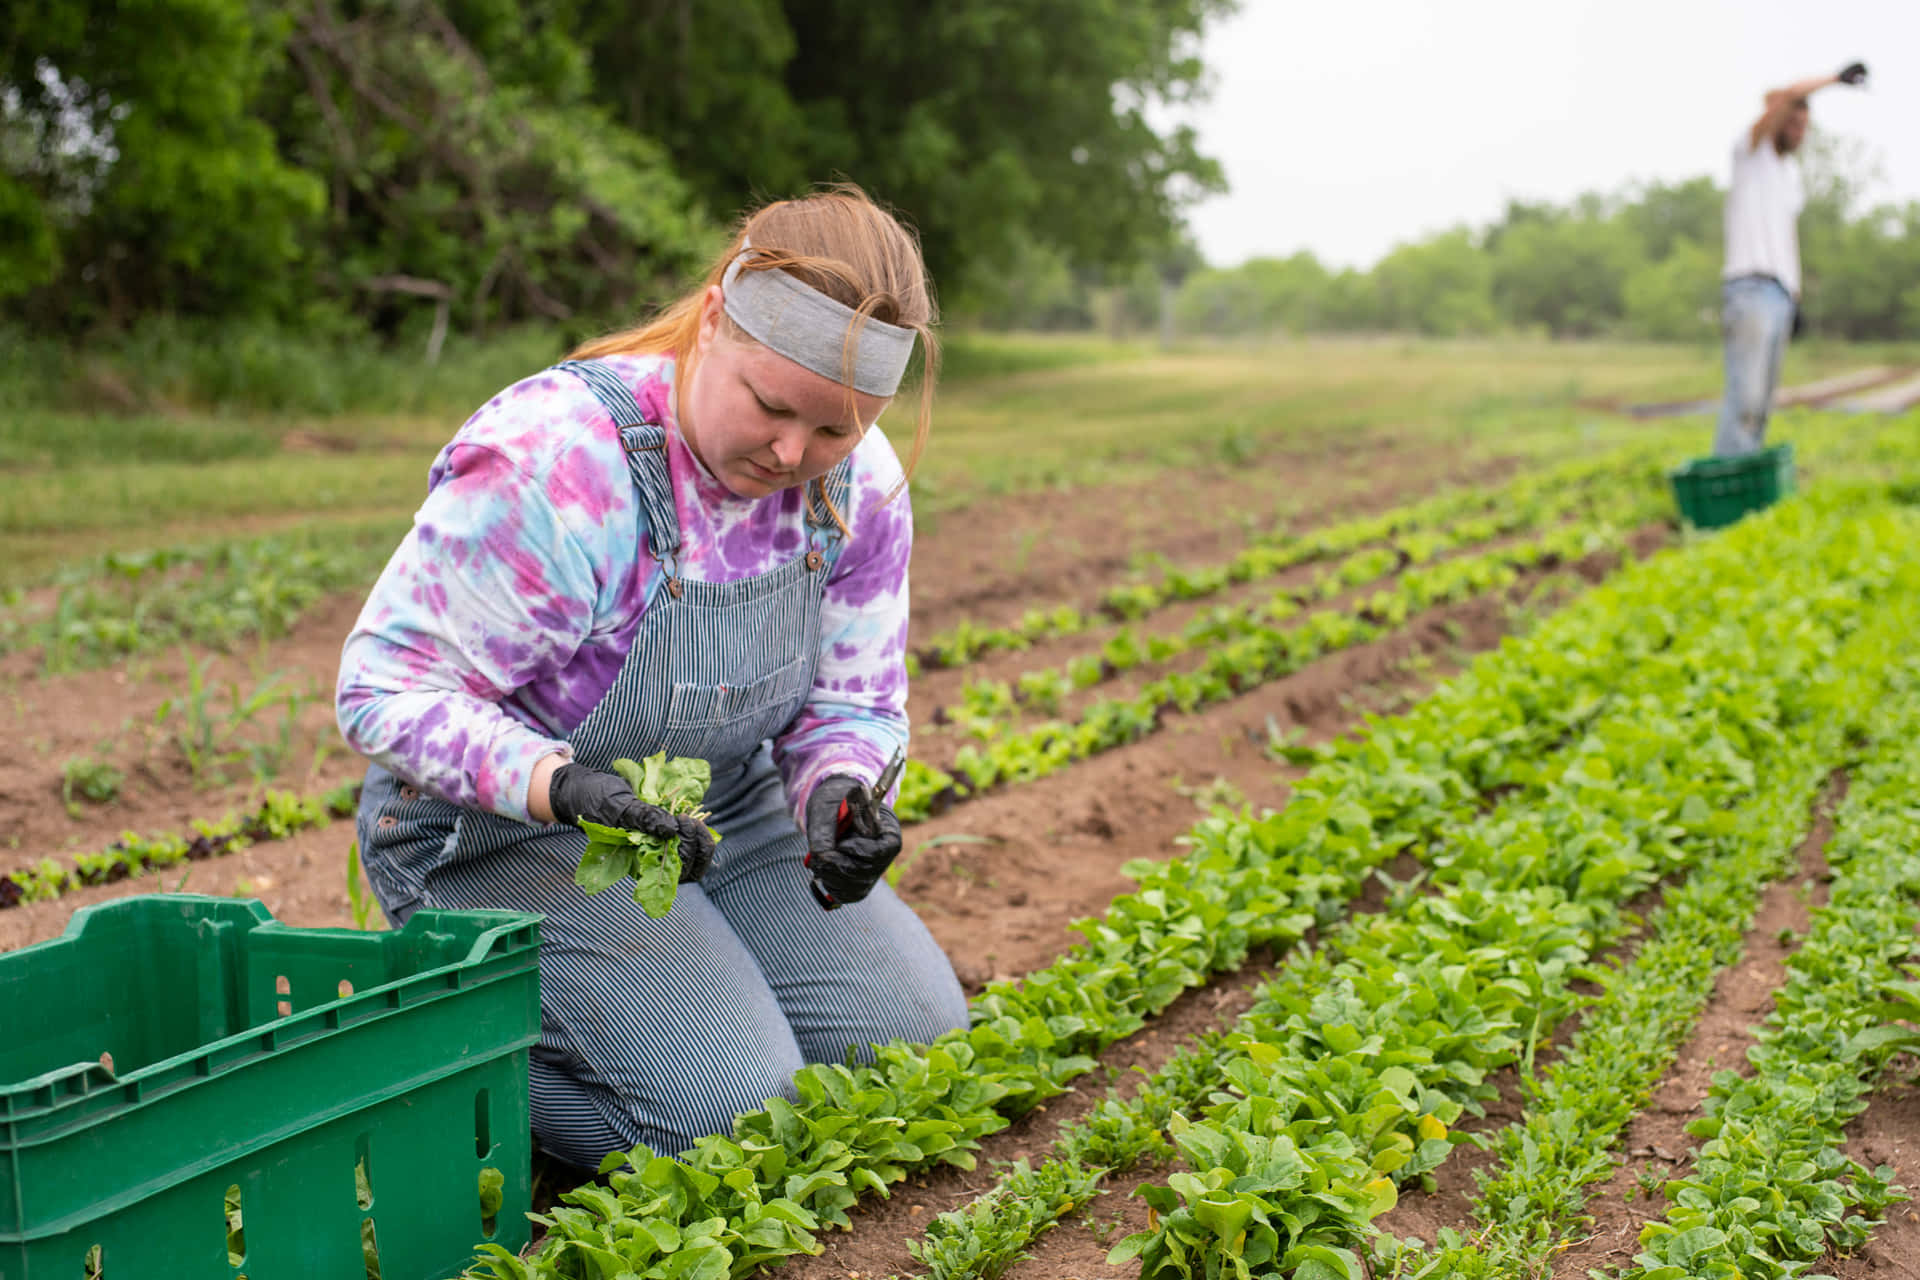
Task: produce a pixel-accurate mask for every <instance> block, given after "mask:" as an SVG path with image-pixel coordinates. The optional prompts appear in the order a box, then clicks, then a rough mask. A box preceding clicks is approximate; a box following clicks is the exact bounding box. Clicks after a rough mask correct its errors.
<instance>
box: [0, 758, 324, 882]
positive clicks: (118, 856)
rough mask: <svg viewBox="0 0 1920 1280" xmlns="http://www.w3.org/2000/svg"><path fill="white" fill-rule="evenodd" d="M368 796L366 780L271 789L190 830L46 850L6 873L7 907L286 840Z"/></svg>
mask: <svg viewBox="0 0 1920 1280" xmlns="http://www.w3.org/2000/svg"><path fill="white" fill-rule="evenodd" d="M359 803H360V784H359V783H357V782H348V783H342V784H341V785H340V786H337V787H334V788H332V789H331V790H329V791H324V792H321V793H319V794H317V795H310V796H301V795H297V794H295V793H294V792H291V791H280V790H269V791H268V792H267V793H266V794H265V795H263V796H262V797H261V799H260V803H259V804H257V805H255V806H254V807H253V808H252V809H250V810H248V811H246V812H244V813H228V814H226V815H224V816H223V817H220V818H216V819H211V820H207V819H196V820H195V821H194V822H193V824H192V826H191V828H190V829H189V830H187V831H184V832H180V831H171V832H161V833H158V834H155V835H148V836H143V835H140V834H138V833H136V832H132V831H126V832H122V833H121V836H120V838H119V839H118V840H116V841H114V842H113V843H112V844H110V845H108V846H107V847H106V848H105V849H102V850H100V851H99V852H97V853H77V854H74V855H73V856H72V857H71V858H70V859H67V860H64V861H62V860H60V859H55V858H42V859H40V861H38V862H37V863H35V864H33V865H32V866H29V867H23V868H21V869H19V870H17V871H12V872H9V873H6V874H4V875H0V909H3V908H6V907H17V906H20V905H22V904H25V903H30V902H47V901H50V900H52V899H54V898H57V897H59V896H60V895H61V894H64V893H71V892H73V891H74V890H75V889H83V888H86V887H87V886H89V885H96V884H113V883H115V882H116V881H120V880H126V879H129V878H131V877H136V876H143V875H147V874H150V873H153V872H158V871H163V870H165V869H167V868H168V867H174V866H178V865H180V864H181V863H184V862H199V861H203V860H205V859H207V858H216V857H219V856H221V855H223V854H228V853H232V852H234V851H235V850H237V849H244V848H246V847H247V846H248V845H250V844H256V843H258V842H260V841H263V840H284V839H286V838H287V837H288V836H290V835H293V834H295V833H296V832H300V831H306V830H309V829H311V828H314V827H323V826H326V825H327V824H328V823H329V822H331V821H333V820H334V819H335V818H348V817H352V816H353V813H354V810H355V809H356V808H357V807H358V805H359Z"/></svg>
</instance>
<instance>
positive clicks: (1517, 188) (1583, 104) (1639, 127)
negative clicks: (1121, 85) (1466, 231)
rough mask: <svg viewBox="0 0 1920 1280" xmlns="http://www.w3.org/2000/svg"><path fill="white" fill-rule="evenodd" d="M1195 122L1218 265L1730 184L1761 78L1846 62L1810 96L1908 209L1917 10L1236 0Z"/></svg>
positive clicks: (1858, 1) (1202, 214)
mask: <svg viewBox="0 0 1920 1280" xmlns="http://www.w3.org/2000/svg"><path fill="white" fill-rule="evenodd" d="M1241 6H1242V7H1241V11H1240V13H1239V14H1238V15H1237V16H1235V17H1233V18H1231V19H1229V20H1228V21H1226V22H1224V23H1221V24H1220V25H1219V26H1218V27H1216V28H1215V29H1213V30H1212V31H1211V32H1210V33H1209V34H1208V37H1207V40H1206V45H1205V57H1206V61H1207V64H1208V66H1209V67H1210V68H1211V69H1212V72H1213V76H1214V92H1213V96H1212V98H1211V100H1210V101H1209V102H1208V103H1206V104H1204V105H1203V106H1201V107H1199V108H1198V109H1197V110H1196V112H1194V113H1193V115H1192V116H1191V117H1190V118H1191V119H1192V120H1193V122H1194V123H1195V125H1196V126H1197V127H1198V128H1199V130H1200V133H1201V139H1202V144H1203V147H1204V149H1205V150H1206V151H1207V153H1208V154H1210V155H1212V156H1214V157H1215V158H1216V159H1218V160H1219V161H1220V162H1221V163H1222V164H1223V165H1224V166H1225V167H1226V171H1227V180H1228V182H1229V183H1230V184H1231V187H1232V189H1231V191H1230V192H1229V193H1228V194H1227V195H1225V196H1218V197H1214V198H1212V199H1209V200H1207V201H1206V202H1205V203H1203V204H1200V205H1198V206H1196V207H1195V208H1194V209H1193V210H1192V213H1191V222H1192V225H1193V229H1194V232H1195V234H1196V235H1197V236H1198V238H1199V241H1200V247H1201V249H1202V251H1203V252H1205V254H1206V255H1207V258H1208V259H1209V260H1210V261H1212V262H1214V263H1216V264H1220V265H1230V264H1233V263H1237V262H1241V261H1243V260H1245V259H1246V258H1249V257H1254V256H1262V255H1286V254H1289V253H1292V252H1294V251H1296V250H1298V249H1311V250H1312V251H1313V252H1314V253H1316V254H1318V255H1320V256H1321V257H1322V258H1323V259H1325V260H1327V261H1329V262H1332V263H1337V264H1340V265H1352V266H1364V265H1367V264H1369V263H1371V262H1373V261H1374V260H1375V259H1377V258H1379V257H1380V255H1381V254H1383V253H1385V252H1386V251H1387V250H1388V249H1390V248H1392V247H1393V246H1394V245H1395V244H1396V243H1398V242H1400V241H1403V240H1410V239H1417V238H1418V237H1420V236H1421V235H1423V234H1425V233H1427V232H1431V231H1437V230H1441V229H1443V228H1446V227H1449V226H1452V225H1455V224H1458V223H1462V222H1465V223H1470V224H1474V225H1480V224H1484V223H1486V222H1488V221H1491V220H1492V219H1494V218H1497V217H1498V216H1499V214H1500V212H1501V210H1502V209H1503V208H1504V207H1505V205H1506V201H1507V199H1508V197H1510V196H1512V197H1522V198H1527V199H1549V200H1565V199H1568V198H1570V197H1572V196H1574V195H1577V194H1579V193H1580V192H1582V191H1588V190H1595V189H1598V190H1614V189H1616V188H1618V187H1619V186H1621V185H1622V184H1624V183H1626V182H1628V181H1630V180H1635V179H1640V180H1648V179H1665V180H1672V179H1679V178H1688V177H1692V176H1694V175H1697V174H1702V173H1710V174H1712V175H1713V176H1714V177H1715V178H1716V179H1717V180H1718V181H1720V182H1721V183H1722V184H1723V185H1724V184H1725V182H1726V178H1727V175H1726V169H1727V167H1728V164H1729V159H1728V153H1729V149H1730V147H1731V145H1732V141H1733V138H1734V136H1735V135H1736V134H1737V133H1738V132H1739V131H1740V130H1741V128H1742V127H1744V126H1746V125H1749V124H1751V123H1752V121H1753V118H1754V116H1756V115H1758V114H1759V105H1760V94H1761V93H1762V92H1763V91H1764V90H1765V89H1766V88H1767V87H1769V86H1770V85H1776V84H1783V83H1786V82H1788V81H1791V80H1795V79H1798V78H1800V77H1802V76H1807V75H1814V74H1823V73H1831V72H1833V71H1837V70H1839V69H1840V68H1841V67H1842V66H1844V65H1845V64H1846V63H1848V62H1850V61H1852V60H1853V59H1855V58H1858V59H1860V60H1862V61H1864V62H1865V63H1866V64H1867V66H1868V68H1869V70H1870V72H1871V78H1870V80H1869V82H1868V85H1867V87H1866V88H1865V89H1864V90H1858V89H1850V88H1848V87H1846V86H1845V85H1839V86H1835V87H1834V88H1831V89H1826V90H1823V91H1822V92H1821V93H1820V94H1819V95H1817V96H1816V97H1815V98H1814V100H1813V119H1814V126H1815V128H1817V129H1818V128H1826V129H1830V130H1833V131H1834V132H1837V133H1840V134H1844V135H1848V136H1851V137H1854V138H1858V139H1861V140H1863V141H1864V142H1865V143H1867V144H1868V147H1869V150H1870V153H1871V154H1872V155H1873V156H1874V158H1875V159H1876V160H1877V161H1878V163H1879V164H1880V166H1881V169H1882V171H1883V173H1884V176H1885V179H1886V181H1885V183H1884V184H1883V185H1882V186H1881V187H1880V188H1879V189H1878V190H1877V191H1876V192H1875V194H1876V195H1878V196H1881V197H1884V198H1897V199H1901V200H1907V199H1920V0H1801V2H1800V3H1791V4H1790V3H1784V2H1783V0H1345V2H1344V3H1343V2H1341V0H1311V2H1308V0H1241Z"/></svg>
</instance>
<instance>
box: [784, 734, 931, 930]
mask: <svg viewBox="0 0 1920 1280" xmlns="http://www.w3.org/2000/svg"><path fill="white" fill-rule="evenodd" d="M906 766H907V756H906V752H904V751H901V750H897V749H896V750H895V751H894V753H893V759H891V760H889V761H888V762H887V767H886V768H885V769H882V770H881V771H880V777H879V779H878V780H877V781H875V782H874V783H873V785H872V786H867V785H866V784H864V783H863V784H861V785H859V786H856V787H854V788H853V789H851V790H850V791H848V792H847V794H846V795H845V796H843V797H841V800H840V807H839V809H838V810H837V811H836V812H835V813H834V819H833V833H834V839H835V840H842V839H845V838H846V837H847V836H849V835H862V836H865V837H867V838H868V839H869V840H878V839H879V838H880V834H881V832H880V806H881V805H882V804H884V803H886V796H887V792H889V791H891V790H892V789H893V784H894V783H895V782H897V781H898V780H899V778H900V771H901V770H902V769H905V768H906ZM808 860H809V861H811V858H809V859H808ZM807 887H808V888H810V889H812V890H813V899H814V901H815V902H818V903H819V904H820V907H821V909H822V910H824V911H832V910H834V909H835V908H837V907H838V906H839V905H840V902H839V900H838V899H836V898H835V897H834V896H833V895H832V894H830V893H828V892H827V891H826V889H824V888H823V887H821V884H820V879H819V877H818V876H815V877H814V878H813V879H812V880H810V881H809V882H808V885H807Z"/></svg>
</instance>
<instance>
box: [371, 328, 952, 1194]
mask: <svg viewBox="0 0 1920 1280" xmlns="http://www.w3.org/2000/svg"><path fill="white" fill-rule="evenodd" d="M560 367H561V368H563V369H567V370H568V371H570V372H572V373H574V374H576V375H578V376H580V377H581V378H582V380H583V381H585V382H586V384H587V385H588V386H589V387H590V388H591V389H592V391H593V393H594V395H595V396H596V397H597V398H598V399H599V400H600V402H601V403H602V404H603V405H604V406H605V407H606V408H607V409H608V410H609V411H610V412H611V413H612V414H613V416H614V422H615V424H616V425H617V426H618V428H619V429H620V433H621V439H622V442H623V443H624V444H625V446H626V453H627V465H628V468H629V470H630V471H631V472H632V474H633V481H634V483H635V484H636V485H637V486H638V488H639V495H640V499H641V501H642V503H643V504H644V506H645V509H646V515H647V521H648V525H649V529H650V537H649V539H648V542H649V544H650V546H651V549H652V550H653V552H654V554H656V555H657V556H659V558H660V560H661V566H662V568H663V570H664V572H663V573H662V574H661V575H660V578H659V581H658V583H657V584H656V585H655V586H654V587H653V589H652V591H651V594H650V597H649V599H648V601H647V608H646V612H645V613H644V615H643V616H642V618H641V621H640V626H639V632H638V634H637V635H636V636H635V638H634V642H633V648H632V650H631V651H630V652H629V653H628V654H627V657H626V660H625V662H624V664H623V665H622V667H621V669H620V672H619V675H618V676H617V677H616V678H615V680H614V682H613V685H612V687H611V688H609V689H608V690H607V693H606V695H605V696H604V697H603V698H602V699H601V701H600V703H599V704H598V705H597V706H596V707H595V708H594V709H593V711H592V713H591V714H590V715H589V716H588V717H587V719H586V720H585V721H584V722H583V723H582V724H581V725H580V726H579V727H578V728H577V729H575V730H574V731H573V733H572V734H570V735H569V736H568V742H569V743H570V745H571V746H572V748H573V754H574V759H575V760H577V761H579V762H580V763H583V764H586V765H590V766H592V767H594V768H597V769H605V768H607V767H608V766H609V765H610V764H611V762H612V761H613V760H615V759H618V758H621V757H626V758H630V759H635V760H637V759H640V758H641V757H643V756H647V755H651V754H653V753H655V752H658V751H662V750H664V751H666V752H667V753H668V754H669V755H671V756H691V757H698V758H701V759H705V760H707V761H708V762H709V763H710V764H711V765H712V767H713V786H712V788H711V789H710V790H709V791H708V793H707V806H708V808H710V809H712V810H713V816H712V817H711V818H709V819H708V822H709V823H710V825H712V826H713V828H714V829H715V830H716V831H718V832H720V834H721V837H722V839H721V842H720V845H719V848H718V849H717V851H716V853H715V857H714V862H713V868H712V870H711V871H710V872H709V873H708V875H707V877H706V879H705V880H704V881H702V882H701V883H700V884H698V885H682V886H680V891H679V896H678V898H677V899H676V900H675V903H674V907H673V911H672V912H671V913H670V914H668V915H667V916H666V917H665V918H664V919H660V920H653V919H649V918H648V917H647V915H646V914H645V913H644V912H643V911H641V909H640V908H639V907H638V906H637V905H635V903H634V901H633V897H632V891H631V886H630V885H629V884H627V883H626V882H622V883H621V884H617V885H615V886H613V887H612V888H610V889H607V890H605V891H603V892H601V893H599V894H596V895H594V896H593V897H588V896H586V895H585V894H584V893H582V892H581V890H580V889H579V888H578V887H577V886H576V885H575V884H574V883H573V872H574V867H575V865H576V864H577V863H578V862H579V859H580V854H581V851H582V850H583V849H584V848H585V846H586V837H585V835H584V834H583V833H582V832H580V831H578V830H576V829H573V828H570V827H565V826H560V825H547V826H529V825H525V824H522V823H519V822H515V821H513V820H511V819H508V818H503V817H500V816H499V815H496V814H491V813H485V812H481V811H479V810H473V809H462V808H459V807H456V806H454V805H451V804H448V803H447V802H445V801H443V800H439V799H436V798H434V797H431V796H428V795H426V794H424V793H422V792H420V791H418V790H417V789H415V788H414V787H412V786H410V785H408V784H407V783H405V782H404V781H402V780H401V779H399V778H396V777H395V776H394V775H393V774H391V773H388V772H387V771H386V770H384V769H382V768H380V767H378V766H374V767H372V768H370V769H369V770H368V772H367V782H366V789H365V791H364V793H363V794H362V796H361V800H360V812H359V821H358V827H359V839H360V849H361V857H362V860H363V863H364V865H365V867H366V871H367V878H368V880H369V881H370V882H371V883H372V885H373V888H374V891H375V893H376V894H377V896H378V897H379V899H380V904H381V906H382V907H383V908H384V909H385V911H386V914H387V917H388V918H389V919H390V920H392V921H393V922H394V923H396V924H398V923H400V922H403V921H404V920H405V919H406V918H407V916H409V915H410V914H412V912H413V911H414V910H416V909H417V908H419V907H434V908H489V907H490V908H511V909H517V910H527V911H538V912H541V913H543V914H544V915H545V917H546V922H545V924H544V926H543V933H544V938H545V943H544V945H543V946H542V948H541V953H540V988H541V1038H540V1043H539V1044H538V1045H537V1046H535V1048H534V1050H533V1055H532V1104H533V1125H534V1130H535V1132H536V1133H537V1134H538V1135H539V1137H540V1140H541V1143H542V1145H543V1146H544V1147H545V1148H546V1149H547V1150H549V1151H550V1152H552V1153H553V1154H555V1155H558V1156H560V1157H562V1158H564V1159H567V1160H570V1161H572V1162H573V1163H576V1164H579V1165H584V1166H587V1167H589V1168H591V1167H594V1166H597V1165H598V1164H599V1162H600V1158H601V1157H602V1156H604V1155H605V1154H606V1153H607V1152H609V1151H614V1150H626V1149H629V1148H631V1147H633V1146H635V1145H637V1144H642V1143H644V1144H645V1145H647V1146H649V1147H652V1148H653V1149H654V1150H656V1151H660V1152H666V1153H670V1154H671V1153H677V1152H680V1151H683V1150H685V1149H686V1148H688V1147H690V1146H691V1145H692V1143H693V1141H694V1139H696V1138H698V1137H700V1136H701V1135H703V1134H708V1133H724V1132H728V1131H729V1130H730V1129H731V1128H732V1124H733V1117H734V1115H735V1114H736V1113H738V1112H741V1111H746V1110H752V1109H754V1108H757V1107H758V1106H760V1104H761V1103H762V1102H764V1101H765V1100H766V1099H768V1098H771V1097H775V1096H781V1095H786V1096H791V1076H792V1074H793V1072H794V1071H795V1070H796V1069H797V1068H798V1067H800V1066H801V1065H803V1064H804V1063H808V1062H830V1061H831V1062H837V1061H841V1060H843V1059H844V1058H845V1056H846V1053H847V1050H848V1049H849V1048H851V1047H861V1046H865V1045H867V1044H869V1043H874V1042H879V1043H884V1042H886V1041H888V1040H892V1039H896V1038H897V1039H904V1040H910V1041H927V1040H931V1039H932V1038H934V1037H935V1036H937V1035H939V1034H940V1033H941V1032H943V1031H946V1030H948V1029H950V1028H953V1027H957V1026H964V1025H965V1024H966V1021H967V1007H966V1001H965V998H964V996H963V994H962V993H961V990H960V985H959V983H958V981H957V980H956V979H955V978H954V975H953V968H952V966H951V965H950V964H949V963H948V961H947V958H946V956H945V954H944V953H942V952H941V950H940V948H939V946H938V945H937V944H936V943H935V942H934V940H933V938H932V936H931V935H930V934H928V932H927V930H926V927H925V926H924V925H922V924H921V923H920V920H919V919H918V918H917V917H916V916H915V915H914V914H913V912H912V911H911V910H910V909H909V908H908V907H907V906H906V904H905V903H903V902H901V901H900V899H899V898H898V897H897V896H896V895H895V894H894V893H893V891H892V890H891V889H890V888H888V887H887V885H886V884H884V883H882V884H879V885H876V886H875V888H874V890H873V893H872V896H870V897H869V898H867V900H866V901H864V902H860V903H856V904H853V905H850V906H847V907H843V908H841V909H840V910H838V911H834V912H824V911H822V910H820V908H819V907H818V906H817V905H815V903H814V901H813V898H812V895H811V894H810V893H809V892H808V890H807V880H806V872H805V871H804V870H802V867H801V862H802V859H803V858H804V857H805V854H806V843H805V840H804V839H803V837H802V836H801V834H800V832H799V830H798V829H797V828H796V827H795V826H794V822H793V817H792V814H791V812H790V811H789V808H788V805H787V801H786V796H785V788H784V786H783V784H782V782H781V779H780V776H779V774H778V773H777V772H776V770H775V768H774V765H773V760H772V753H771V749H770V747H769V746H768V744H767V741H766V740H767V739H768V738H769V737H771V736H772V735H775V734H777V733H779V732H780V731H781V730H782V729H783V728H784V727H785V726H786V725H787V724H788V722H789V721H791V720H792V719H793V717H794V715H795V714H796V713H797V712H798V711H799V709H800V708H801V706H802V705H803V704H804V702H805V700H806V698H807V695H808V692H809V690H810V689H811V688H812V685H813V678H814V665H815V662H816V661H817V659H818V656H819V643H820V613H819V609H820V598H821V592H822V590H823V589H824V586H825V583H826V579H827V573H828V570H829V568H830V567H831V565H832V563H833V561H834V558H835V557H836V555H837V553H838V545H837V544H838V531H837V529H835V528H834V527H833V525H832V524H831V523H830V522H826V523H822V524H815V523H814V522H813V521H812V520H811V519H810V520H809V522H808V526H807V543H808V547H807V550H806V551H805V552H804V553H802V554H800V555H798V556H796V557H795V558H794V559H793V560H791V561H788V562H787V563H785V564H783V565H780V566H779V567H777V568H775V569H773V570H771V571H769V572H766V573H763V574H761V575H759V576H757V577H754V578H749V579H746V580H743V581H740V582H730V583H703V582H691V581H687V580H685V579H683V578H680V577H679V576H678V574H679V569H678V565H677V562H676V561H675V559H674V551H675V550H676V549H677V548H678V546H679V543H680V538H679V520H678V517H677V516H676V515H675V513H674V506H673V490H672V485H671V483H670V481H669V479H668V474H667V462H666V452H665V449H664V447H663V446H664V444H665V440H666V436H665V432H664V431H663V430H662V429H661V428H660V427H658V426H654V425H651V424H648V423H646V422H644V421H643V420H642V419H641V416H640V414H639V412H638V409H637V407H636V405H635V403H634V398H633V394H632V392H631V391H629V390H628V389H627V388H626V386H625V385H624V384H622V383H621V382H620V381H619V379H618V378H615V377H614V376H613V375H612V374H611V373H609V372H607V371H606V370H604V369H602V368H600V367H599V366H596V365H594V364H591V363H587V362H569V363H567V364H565V365H562V366H560ZM846 485H847V479H846V464H844V463H843V464H841V466H840V467H839V468H836V469H835V471H834V472H832V473H831V474H830V475H829V477H828V479H827V488H828V493H829V494H830V495H831V496H832V497H834V499H835V500H836V504H838V505H844V501H845V497H844V495H845V491H846ZM825 519H826V518H825V517H823V521H824V520H825Z"/></svg>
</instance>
